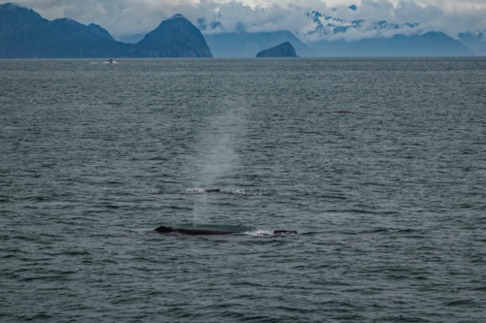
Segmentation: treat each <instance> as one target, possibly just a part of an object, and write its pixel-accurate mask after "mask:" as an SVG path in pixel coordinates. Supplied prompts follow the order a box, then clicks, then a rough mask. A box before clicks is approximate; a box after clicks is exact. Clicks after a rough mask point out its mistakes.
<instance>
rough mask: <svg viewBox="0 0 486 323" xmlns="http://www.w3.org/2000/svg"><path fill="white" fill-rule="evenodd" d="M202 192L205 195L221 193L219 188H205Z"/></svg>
mask: <svg viewBox="0 0 486 323" xmlns="http://www.w3.org/2000/svg"><path fill="white" fill-rule="evenodd" d="M204 192H206V193H221V189H220V188H207V189H205V190H204Z"/></svg>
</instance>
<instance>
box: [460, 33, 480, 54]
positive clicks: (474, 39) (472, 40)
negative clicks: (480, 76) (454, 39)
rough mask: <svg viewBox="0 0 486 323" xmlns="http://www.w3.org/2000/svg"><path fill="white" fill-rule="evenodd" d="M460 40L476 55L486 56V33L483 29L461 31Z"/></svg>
mask: <svg viewBox="0 0 486 323" xmlns="http://www.w3.org/2000/svg"><path fill="white" fill-rule="evenodd" d="M458 36H459V40H460V41H461V42H462V43H463V44H465V45H466V46H467V47H468V48H469V49H470V50H471V51H472V52H473V53H474V54H475V55H478V56H486V34H485V33H483V32H481V31H476V32H464V33H460V34H459V35H458Z"/></svg>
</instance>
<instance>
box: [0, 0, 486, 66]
mask: <svg viewBox="0 0 486 323" xmlns="http://www.w3.org/2000/svg"><path fill="white" fill-rule="evenodd" d="M348 8H349V10H350V11H351V12H353V13H354V12H356V11H358V10H359V8H358V7H357V6H349V7H348ZM308 14H309V18H310V19H312V20H313V21H314V20H315V21H314V22H315V23H316V26H317V27H318V26H319V24H318V23H317V21H319V23H320V24H321V25H323V22H326V23H327V25H326V26H325V29H323V28H321V29H320V31H315V32H321V33H326V32H331V33H333V34H339V33H346V32H348V31H350V30H351V29H356V30H357V29H360V28H364V27H363V26H364V24H367V22H365V21H364V20H362V19H361V20H360V19H358V20H353V21H347V20H345V19H341V18H337V17H332V16H330V15H328V16H324V15H322V14H320V13H319V12H317V11H315V12H310V13H308ZM218 17H221V14H219V16H217V17H216V18H215V19H213V20H211V21H206V20H199V21H198V22H197V24H198V25H200V26H201V25H203V26H205V27H204V28H205V29H206V30H207V32H208V33H207V34H206V35H203V34H202V33H201V31H200V30H199V29H198V28H197V27H196V26H194V25H193V24H192V23H191V22H190V21H189V20H187V19H186V18H185V17H184V16H182V15H175V16H173V17H172V18H170V19H167V20H164V21H162V22H161V23H160V25H159V26H158V27H157V28H155V29H154V30H152V31H151V32H149V33H147V34H146V35H145V36H144V37H143V39H141V40H139V39H140V38H141V37H140V36H138V37H137V38H134V39H136V40H135V41H133V43H131V44H129V43H123V42H120V41H116V40H115V39H113V37H112V36H111V35H110V33H109V32H108V31H107V30H105V29H104V28H102V27H101V26H99V25H96V24H90V25H84V24H82V23H79V22H76V21H74V20H71V19H67V18H61V19H55V20H53V21H49V20H47V19H44V18H42V17H41V16H40V15H39V14H38V13H36V12H35V11H33V10H31V9H28V8H25V7H21V6H18V5H15V4H11V3H6V4H3V5H0V57H1V58H55V57H61V58H62V57H73V58H75V57H211V56H212V55H214V56H216V57H255V55H256V54H257V53H258V52H260V51H262V50H264V49H268V48H270V47H273V46H276V45H278V44H281V43H283V42H289V43H291V44H292V46H293V47H295V49H296V52H298V53H299V55H300V56H304V57H306V56H307V57H321V56H323V57H329V56H347V57H353V56H469V55H473V52H474V53H475V54H478V53H479V54H481V53H483V55H484V54H486V41H484V34H483V33H479V34H477V35H472V36H471V35H469V34H466V33H465V34H464V35H463V36H462V37H459V38H460V40H461V41H462V42H461V41H458V40H456V39H453V38H451V37H449V36H448V35H446V34H444V33H442V32H428V33H423V34H419V33H417V34H412V35H406V34H400V33H398V34H395V35H394V36H391V37H390V36H388V37H375V38H365V39H361V40H355V41H346V40H343V39H339V40H335V39H332V38H331V39H327V38H324V39H322V38H321V40H317V41H314V42H303V41H302V40H301V39H299V38H297V37H296V36H295V35H294V34H293V33H291V32H290V31H287V30H281V31H273V32H246V27H245V26H244V25H243V24H241V28H238V29H237V31H236V32H230V33H214V28H220V27H221V25H220V24H219V21H218V19H217V18H218ZM350 26H351V27H350ZM416 27H418V25H415V24H414V23H406V24H401V25H398V24H390V23H388V22H386V21H378V22H376V23H374V24H373V25H372V28H374V29H376V30H390V29H393V30H394V31H396V30H401V28H406V29H413V28H416ZM366 28H370V25H369V23H368V24H367V26H366ZM417 29H418V28H417ZM318 39H319V38H318ZM138 40H139V41H138ZM465 44H466V45H467V46H466V45H465Z"/></svg>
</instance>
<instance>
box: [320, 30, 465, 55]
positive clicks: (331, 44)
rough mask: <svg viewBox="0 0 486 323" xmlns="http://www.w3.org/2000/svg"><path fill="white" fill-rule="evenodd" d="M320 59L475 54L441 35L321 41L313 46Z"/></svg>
mask: <svg viewBox="0 0 486 323" xmlns="http://www.w3.org/2000/svg"><path fill="white" fill-rule="evenodd" d="M312 49H313V50H314V52H315V53H316V55H317V56H328V57H333V56H334V57H340V56H346V57H365V56H395V57H399V56H470V55H472V54H473V53H472V52H471V50H469V49H468V48H467V47H466V46H465V45H464V44H462V43H461V42H460V41H457V40H455V39H453V38H451V37H449V36H447V35H446V34H444V33H442V32H429V33H426V34H424V35H411V36H405V35H395V36H393V37H391V38H371V39H362V40H358V41H344V40H336V41H319V42H315V43H313V44H312Z"/></svg>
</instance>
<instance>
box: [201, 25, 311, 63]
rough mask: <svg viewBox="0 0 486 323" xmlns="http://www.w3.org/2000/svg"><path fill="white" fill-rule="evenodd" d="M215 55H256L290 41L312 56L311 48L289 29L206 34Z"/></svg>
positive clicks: (303, 52) (300, 52)
mask: <svg viewBox="0 0 486 323" xmlns="http://www.w3.org/2000/svg"><path fill="white" fill-rule="evenodd" d="M205 37H206V41H207V42H208V45H209V47H210V48H211V51H212V53H213V55H214V56H215V57H255V54H256V53H258V52H260V51H262V50H264V49H267V48H269V47H273V46H276V45H278V44H281V43H283V42H290V43H292V45H293V46H294V47H295V49H296V50H297V52H298V53H299V54H300V55H301V56H312V51H311V49H310V48H309V47H308V46H307V45H306V44H304V43H303V42H302V41H300V40H299V39H298V38H297V37H295V36H294V34H292V33H291V32H289V31H286V30H284V31H275V32H258V33H247V32H240V33H222V34H209V35H206V36H205Z"/></svg>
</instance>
